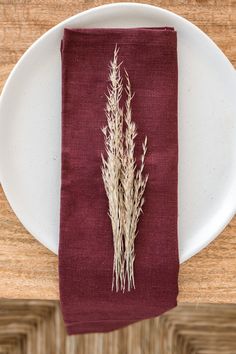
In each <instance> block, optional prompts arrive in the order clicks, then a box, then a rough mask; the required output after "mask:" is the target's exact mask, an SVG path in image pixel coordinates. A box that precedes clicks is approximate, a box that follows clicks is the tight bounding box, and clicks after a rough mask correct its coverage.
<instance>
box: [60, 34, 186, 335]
mask: <svg viewBox="0 0 236 354" xmlns="http://www.w3.org/2000/svg"><path fill="white" fill-rule="evenodd" d="M116 45H117V47H118V48H119V54H118V57H119V62H123V64H122V66H121V73H122V75H123V76H124V68H125V69H126V70H127V72H128V73H129V77H130V81H131V85H132V91H133V92H134V93H135V96H134V98H133V100H132V119H133V120H134V121H135V123H136V125H137V131H138V136H137V138H136V151H135V154H136V156H137V158H138V157H139V156H140V155H141V153H142V150H141V143H142V142H143V141H144V139H145V136H147V139H148V151H147V155H146V160H145V171H144V172H145V174H146V173H147V174H148V175H149V179H148V183H147V187H146V190H145V194H144V196H145V203H144V206H143V214H142V215H141V217H140V221H139V224H138V235H137V238H136V241H135V254H136V257H135V270H134V272H135V286H136V288H135V289H134V290H131V291H130V292H128V291H125V292H124V293H123V292H121V291H119V292H116V291H112V290H111V284H112V269H113V236H112V229H111V222H110V219H109V216H108V200H107V196H106V193H105V190H104V185H103V180H102V174H101V153H105V151H104V136H103V134H102V132H101V128H102V127H104V126H105V125H106V117H105V112H104V108H105V105H106V97H105V94H106V93H107V86H108V74H109V68H108V66H109V62H110V61H111V60H112V58H113V53H114V49H115V46H116ZM61 58H62V124H61V128H62V152H61V158H62V165H61V206H60V242H59V285H60V302H61V309H62V313H63V317H64V322H65V325H66V328H67V332H68V334H79V333H90V332H107V331H111V330H115V329H118V328H120V327H124V326H126V325H129V324H131V323H134V322H136V321H139V320H143V319H147V318H151V317H155V316H158V315H160V314H162V313H164V312H165V311H167V310H169V309H171V308H173V307H174V306H176V297H177V294H178V270H179V259H178V239H177V213H178V200H177V184H178V183H177V182H178V119H177V96H178V69H177V34H176V31H175V30H174V29H173V28H127V29H123V28H122V29H118V28H116V29H106V28H105V29H98V28H94V29H85V28H83V29H65V30H64V36H63V40H62V42H61Z"/></svg>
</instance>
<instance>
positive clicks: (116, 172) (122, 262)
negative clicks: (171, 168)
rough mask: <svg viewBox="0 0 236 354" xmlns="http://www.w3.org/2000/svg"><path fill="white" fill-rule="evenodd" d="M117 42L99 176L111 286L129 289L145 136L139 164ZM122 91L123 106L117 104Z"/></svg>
mask: <svg viewBox="0 0 236 354" xmlns="http://www.w3.org/2000/svg"><path fill="white" fill-rule="evenodd" d="M118 52H119V49H118V48H117V46H116V47H115V50H114V56H113V60H111V62H110V67H109V86H108V89H107V94H106V98H107V103H106V108H105V114H106V119H107V125H106V126H105V127H104V128H103V129H102V132H103V134H104V142H105V150H106V158H105V157H104V156H103V155H102V178H103V182H104V186H105V191H106V195H107V198H108V204H109V212H108V214H109V217H110V220H111V225H112V232H113V246H114V261H113V277H112V290H113V289H114V288H115V289H116V291H119V290H121V291H123V292H124V291H125V290H126V289H127V290H128V291H130V290H131V289H133V288H135V280H134V260H135V249H134V245H135V238H136V236H137V233H138V230H137V227H138V222H139V218H140V214H141V213H142V207H143V204H144V191H145V188H146V184H147V181H148V176H147V175H145V176H144V175H143V170H144V165H145V155H146V152H147V137H146V138H145V140H144V142H143V144H142V149H143V152H142V155H141V163H140V167H139V168H138V167H137V163H136V158H135V138H136V136H137V129H136V124H135V122H134V121H132V109H131V102H132V99H133V96H134V94H133V93H132V90H131V83H130V79H129V75H128V73H127V72H126V71H125V80H126V84H125V90H124V85H123V80H122V77H121V71H120V68H121V65H122V63H118ZM123 91H125V94H126V101H125V109H123V108H122V107H121V105H120V100H121V98H122V94H123Z"/></svg>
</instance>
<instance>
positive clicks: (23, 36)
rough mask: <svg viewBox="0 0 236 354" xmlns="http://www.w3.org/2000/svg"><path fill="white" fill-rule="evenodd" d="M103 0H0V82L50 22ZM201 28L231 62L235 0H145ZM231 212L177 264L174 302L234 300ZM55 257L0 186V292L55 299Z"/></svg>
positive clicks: (235, 57)
mask: <svg viewBox="0 0 236 354" xmlns="http://www.w3.org/2000/svg"><path fill="white" fill-rule="evenodd" d="M104 3H107V1H101V0H96V1H93V0H91V1H89V2H88V1H77V2H76V1H72V0H60V1H55V0H45V1H38V0H32V1H30V0H18V1H16V0H0V15H1V16H0V24H1V26H0V87H2V86H3V84H4V82H5V80H6V78H7V76H8V74H9V73H10V71H11V69H12V68H13V66H14V64H15V63H16V62H17V60H18V59H19V57H20V56H21V55H22V54H23V52H24V51H25V50H26V49H27V48H28V47H29V46H30V44H31V43H32V42H33V41H34V40H36V39H37V38H38V37H39V36H40V35H41V34H43V33H44V32H46V31H47V30H48V29H49V28H50V27H52V26H53V25H55V24H57V23H58V22H60V21H62V20H63V19H65V18H67V17H69V16H72V15H74V14H76V13H78V12H80V11H83V10H85V9H87V8H90V7H93V6H98V5H101V4H104ZM149 3H150V4H153V5H157V6H161V7H164V8H167V9H170V10H172V11H174V12H176V13H177V14H179V15H182V16H184V17H186V18H187V19H189V20H190V21H192V22H193V23H195V24H196V25H198V26H199V27H200V28H201V29H202V30H204V31H205V32H206V33H207V34H208V35H209V36H210V37H211V38H212V39H213V40H214V41H215V42H216V43H217V44H218V46H219V47H220V48H221V49H222V50H223V52H224V53H225V54H226V55H227V56H228V58H229V59H230V60H231V62H232V63H233V64H234V65H236V46H235V38H236V26H235V24H236V3H235V2H233V1H230V0H222V1H217V0H209V1H206V0H190V1H187V0H182V1H175V0H160V1H149ZM235 236H236V218H234V219H233V220H232V222H231V223H230V225H229V226H228V227H227V228H226V229H225V230H224V232H223V233H222V234H221V235H220V236H219V237H218V238H217V239H216V240H215V241H214V242H213V243H212V244H211V245H210V246H209V247H207V248H206V249H205V250H203V251H202V252H200V253H199V254H198V255H197V256H195V257H193V258H192V259H191V260H189V261H188V262H186V263H185V264H183V265H182V266H181V269H180V276H179V286H180V295H179V302H195V303H200V302H215V303H221V302H222V303H235V302H236V257H235V254H236V237H235ZM57 266H58V263H57V257H56V256H55V255H54V254H52V253H51V252H50V251H48V250H47V249H46V248H45V247H43V246H42V245H40V244H39V243H38V242H37V241H36V240H35V239H34V238H33V237H32V236H31V235H30V234H29V233H28V232H27V231H26V230H25V229H24V227H23V226H22V225H21V224H20V222H19V221H18V219H17V217H16V216H15V215H14V213H13V212H12V210H11V208H10V206H9V204H8V202H7V200H6V198H5V196H4V193H3V191H2V189H0V278H1V281H0V297H4V298H19V299H20V298H21V299H23V298H24V299H30V298H31V299H58V297H59V291H58V271H57Z"/></svg>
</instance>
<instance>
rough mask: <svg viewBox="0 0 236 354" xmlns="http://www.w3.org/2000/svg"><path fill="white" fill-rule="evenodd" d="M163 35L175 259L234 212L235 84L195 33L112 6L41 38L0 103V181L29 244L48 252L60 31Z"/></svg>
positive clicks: (56, 171)
mask: <svg viewBox="0 0 236 354" xmlns="http://www.w3.org/2000/svg"><path fill="white" fill-rule="evenodd" d="M136 26H150V27H156V26H173V27H175V29H176V30H177V31H178V61H179V254H180V261H181V262H183V261H184V260H186V259H188V258H190V257H191V256H193V255H194V254H195V253H197V252H198V251H200V250H201V249H202V248H203V247H205V246H206V245H207V244H208V243H209V242H210V241H212V240H213V239H214V238H215V237H216V236H217V235H218V234H219V233H220V231H221V230H222V229H223V228H224V227H225V226H226V224H227V223H228V222H229V221H230V219H231V218H232V216H233V215H234V213H235V210H236V99H235V92H236V76H235V71H234V68H233V66H232V65H231V64H230V62H229V61H228V59H227V58H226V57H225V56H224V54H223V53H222V52H221V51H220V49H219V48H218V47H217V46H216V45H215V44H214V43H213V42H212V41H211V40H210V39H209V38H208V37H207V36H206V35H205V34H204V33H203V32H201V30H199V29H198V28H197V27H196V26H194V25H193V24H191V23H190V22H188V21H187V20H185V19H183V18H182V17H179V16H177V15H175V14H173V13H171V12H169V11H166V10H163V9H161V8H157V7H153V6H150V5H142V4H134V3H118V4H112V5H105V6H101V7H98V8H95V9H92V10H89V11H86V12H83V13H80V14H78V15H75V16H73V17H72V18H69V19H68V20H66V21H64V22H62V23H60V24H59V25H57V26H56V27H54V28H52V29H51V30H50V31H48V32H47V33H46V34H44V35H43V36H42V37H41V38H40V39H39V40H37V41H36V42H35V43H34V44H33V45H32V46H31V47H30V48H29V49H28V50H27V51H26V53H25V54H24V55H23V56H22V58H21V59H20V61H19V62H18V63H17V65H16V66H15V68H14V70H13V71H12V73H11V74H10V76H9V78H8V80H7V83H6V85H5V87H4V89H3V92H2V96H1V102H0V180H1V183H2V186H3V188H4V191H5V194H6V196H7V198H8V200H9V202H10V204H11V206H12V208H13V210H14V212H15V213H16V215H17V216H18V218H19V219H20V220H21V222H22V223H23V224H24V226H25V227H26V228H27V229H28V230H29V231H30V232H31V234H32V235H33V236H34V237H35V238H36V239H38V240H39V241H40V242H41V243H43V244H44V245H45V246H46V247H48V248H49V249H51V250H52V251H53V252H55V253H57V251H58V239H59V210H60V163H61V162H60V152H61V147H60V139H61V131H60V120H61V62H60V40H61V38H62V35H63V29H64V27H136Z"/></svg>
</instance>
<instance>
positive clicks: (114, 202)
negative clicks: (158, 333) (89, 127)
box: [102, 48, 124, 291]
mask: <svg viewBox="0 0 236 354" xmlns="http://www.w3.org/2000/svg"><path fill="white" fill-rule="evenodd" d="M117 55H118V49H117V48H115V51H114V57H113V61H111V63H110V72H109V81H110V86H109V88H108V94H107V104H106V109H105V113H106V118H107V126H106V127H105V128H103V133H104V137H105V148H106V153H107V160H105V159H104V157H103V156H102V162H103V166H102V176H103V181H104V185H105V190H106V194H107V197H108V201H109V216H110V219H111V224H112V232H113V244H114V263H113V282H112V289H113V288H114V287H115V288H116V291H118V290H119V282H121V281H122V278H123V264H124V262H123V234H122V211H121V210H122V207H121V202H122V199H121V192H120V173H121V154H122V146H123V141H122V139H123V138H122V132H123V111H122V109H121V108H120V99H121V96H122V90H123V85H122V78H121V75H120V64H118V61H117Z"/></svg>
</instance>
